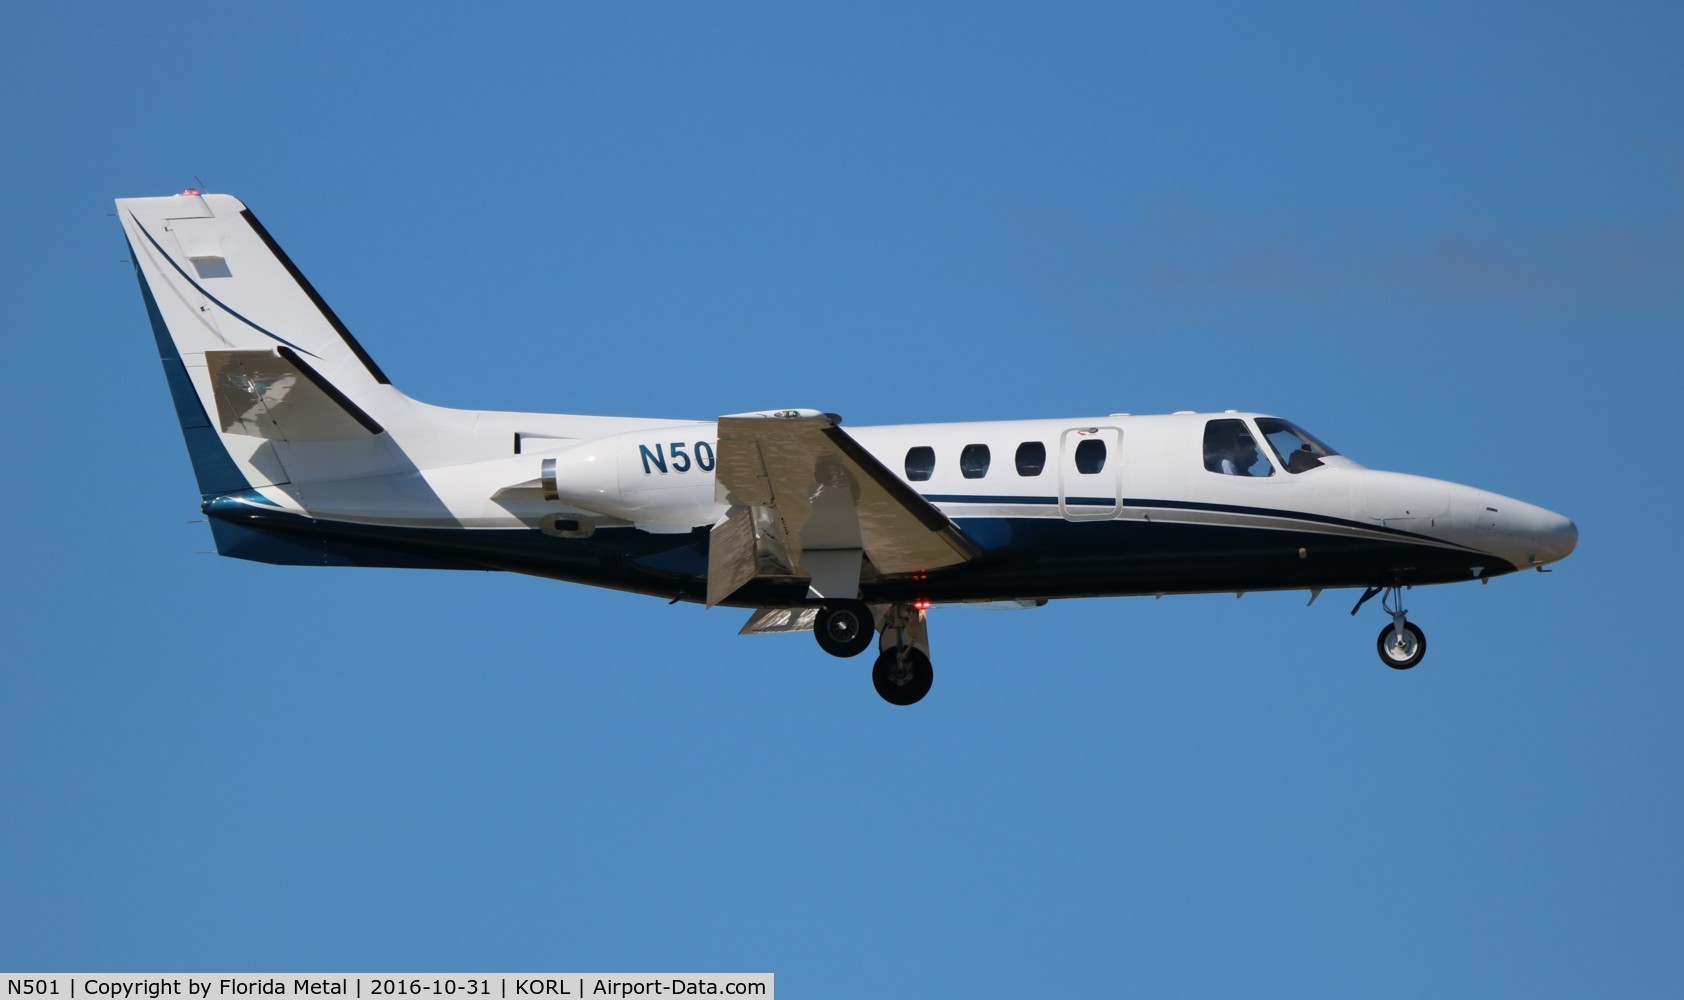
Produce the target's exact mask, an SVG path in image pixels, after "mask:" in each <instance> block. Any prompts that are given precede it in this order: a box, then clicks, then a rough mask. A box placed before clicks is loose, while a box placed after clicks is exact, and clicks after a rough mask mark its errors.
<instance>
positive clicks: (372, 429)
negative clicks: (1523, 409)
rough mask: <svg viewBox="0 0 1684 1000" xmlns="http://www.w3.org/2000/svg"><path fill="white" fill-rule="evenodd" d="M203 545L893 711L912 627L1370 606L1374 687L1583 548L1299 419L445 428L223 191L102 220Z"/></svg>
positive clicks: (475, 413)
mask: <svg viewBox="0 0 1684 1000" xmlns="http://www.w3.org/2000/svg"><path fill="white" fill-rule="evenodd" d="M117 209H118V215H119V216H120V217H121V219H122V224H123V230H124V233H125V235H126V236H127V238H128V242H129V246H130V249H131V251H132V253H131V257H132V259H133V261H134V265H135V271H136V273H137V274H138V275H139V277H140V290H141V295H142V297H143V298H144V300H145V303H146V311H147V314H148V315H149V316H150V318H151V321H152V330H153V333H154V335H155V336H156V338H157V343H158V353H159V355H160V356H161V357H162V359H163V367H164V376H165V379H166V380H167V381H168V383H169V387H170V394H171V396H172V397H173V398H174V400H175V409H176V415H177V416H178V417H179V418H180V420H181V427H182V431H183V433H184V435H185V436H186V439H187V451H188V455H189V457H190V458H191V460H192V465H193V471H194V474H195V475H196V476H197V477H198V481H199V492H200V494H201V495H202V497H203V510H204V512H205V514H206V515H207V516H208V517H209V521H210V526H211V533H212V535H213V536H214V537H215V539H216V548H217V551H218V552H220V553H221V554H223V555H226V556H233V557H235V558H238V559H251V560H256V561H259V562H267V563H278V564H287V565H312V566H397V567H417V568H431V569H477V570H509V571H512V572H517V573H527V574H531V575H533V576H542V577H549V578H551V579H556V580H567V581H571V582H575V583H587V584H594V585H596V586H603V587H612V588H616V589H619V590H629V591H634V592H636V593H640V594H649V595H652V596H656V597H663V598H667V599H669V600H671V601H681V600H682V601H698V602H702V603H705V604H706V605H708V606H709V607H712V606H714V605H725V606H729V607H739V608H752V609H754V610H753V613H752V614H751V615H750V617H749V620H748V623H747V624H746V625H745V626H744V627H743V629H742V631H743V632H745V633H757V632H779V631H798V630H808V629H810V630H812V632H813V634H814V636H815V637H816V638H817V640H818V643H819V646H820V647H822V648H823V649H824V650H825V651H826V652H828V653H831V654H833V655H836V656H854V655H856V654H858V653H862V652H864V651H865V650H866V649H868V648H869V647H870V646H871V645H872V644H873V642H874V641H875V643H876V645H877V646H878V649H879V655H878V657H877V661H876V666H875V668H874V669H873V670H872V680H873V681H874V683H875V685H876V688H877V691H878V693H879V694H880V695H882V697H883V698H885V699H886V700H888V701H889V702H891V703H893V704H897V705H909V704H912V703H913V702H916V701H918V700H919V699H920V698H922V697H923V696H924V694H925V693H926V692H928V691H929V689H930V683H931V680H932V678H933V671H932V669H931V666H930V641H929V634H928V632H927V630H926V627H925V617H926V613H927V612H928V611H929V609H930V608H932V607H934V606H936V605H942V604H954V603H965V602H972V603H994V604H1006V605H1014V606H1023V607H1035V606H1039V605H1042V604H1045V603H1046V602H1047V601H1049V600H1052V599H1055V598H1066V597H1102V596H1116V595H1146V594H1153V595H1163V594H1191V593H1213V592H1235V593H1244V592H1246V591H1262V590H1307V591H1309V592H1310V594H1311V601H1312V602H1313V601H1314V600H1315V597H1316V596H1317V595H1319V594H1320V593H1321V591H1322V589H1323V588H1329V587H1352V588H1363V591H1362V597H1361V599H1360V600H1358V602H1357V606H1356V608H1353V609H1352V612H1351V613H1352V614H1355V613H1356V611H1357V609H1360V608H1361V607H1362V606H1363V604H1365V603H1366V602H1368V601H1369V599H1371V598H1373V597H1375V596H1377V595H1379V596H1382V600H1381V606H1382V607H1383V608H1384V609H1385V611H1386V613H1387V615H1388V616H1389V620H1388V621H1387V623H1386V624H1385V626H1384V628H1382V629H1381V631H1380V635H1379V638H1378V640H1377V647H1378V649H1379V653H1380V659H1381V661H1382V662H1384V663H1385V664H1386V665H1387V666H1389V667H1392V668H1395V669H1398V670H1407V669H1409V668H1411V667H1413V666H1415V665H1416V664H1417V663H1418V662H1420V660H1421V657H1422V655H1423V654H1424V653H1425V652H1426V648H1427V641H1426V637H1425V635H1424V634H1423V633H1422V631H1421V629H1420V628H1419V627H1418V626H1417V625H1416V624H1415V623H1414V622H1411V621H1409V620H1408V618H1407V612H1406V611H1405V609H1404V606H1403V594H1404V591H1405V590H1406V589H1408V588H1410V587H1414V586H1417V585H1421V584H1434V583H1451V582H1455V581H1468V580H1481V581H1484V580H1489V579H1490V578H1491V577H1494V576H1501V575H1503V574H1505V573H1513V572H1515V571H1517V570H1522V569H1531V568H1538V569H1541V568H1542V567H1544V566H1545V565H1547V564H1549V563H1552V562H1555V561H1556V560H1558V559H1562V558H1564V557H1566V556H1567V554H1568V553H1570V552H1572V551H1573V547H1574V545H1575V544H1576V543H1577V541H1578V530H1577V529H1576V528H1575V527H1574V525H1573V522H1571V521H1569V520H1568V519H1567V518H1565V517H1562V516H1561V515H1559V514H1555V513H1551V512H1550V511H1547V510H1544V509H1543V508H1541V507H1534V506H1532V505H1531V504H1527V503H1522V502H1520V501H1518V500H1511V499H1509V498H1507V497H1502V496H1497V495H1494V494H1491V493H1486V492H1483V491H1481V490H1478V489H1475V488H1473V487H1470V486H1459V485H1457V484H1454V483H1447V482H1441V481H1438V480H1433V479H1424V478H1421V477H1419V476H1409V475H1402V474H1399V473H1395V472H1377V471H1374V470H1371V469H1366V468H1364V467H1363V466H1361V465H1358V464H1357V463H1356V462H1353V461H1351V460H1350V459H1349V458H1345V457H1344V456H1342V455H1340V454H1339V453H1338V452H1335V451H1334V450H1333V449H1332V448H1330V447H1328V446H1327V445H1326V444H1324V443H1323V442H1322V441H1321V440H1319V439H1318V438H1316V437H1315V436H1313V435H1311V434H1310V433H1309V432H1307V431H1305V430H1303V429H1301V428H1299V427H1297V426H1296V425H1294V424H1293V423H1291V422H1290V421H1287V420H1282V419H1280V418H1278V417H1272V416H1268V415H1265V414H1260V413H1238V412H1232V411H1230V412H1225V413H1174V414H1167V415H1161V416H1131V415H1128V414H1110V415H1107V416H1091V417H1072V418H1067V419H1058V420H1013V421H993V422H973V423H947V424H917V425H908V426H899V427H861V428H852V429H850V430H843V429H842V427H841V423H842V421H841V418H840V417H837V416H836V415H835V414H830V413H824V412H821V411H819V410H811V409H794V408H792V409H775V410H764V411H759V412H753V413H740V414H735V415H731V416H724V417H719V418H718V419H714V420H658V419H643V418H631V417H593V416H568V415H561V414H542V413H504V412H497V411H481V410H454V409H444V408H441V407H437V406H429V405H428V404H426V403H421V402H418V401H416V400H413V399H410V398H409V397H408V396H405V395H404V394H403V393H401V392H399V391H398V390H397V389H396V388H394V387H393V386H392V385H391V383H390V382H389V381H388V380H387V378H386V375H385V373H384V372H383V371H381V369H380V367H379V366H378V365H376V364H375V363H374V360H373V359H372V358H370V357H369V355H368V353H367V352H366V351H364V350H363V348H362V346H361V345H360V344H358V343H357V341H356V339H355V338H353V337H352V336H351V333H350V331H349V330H347V329H346V328H345V324H344V323H342V322H340V320H339V317H338V316H336V315H335V314H334V312H333V310H332V309H330V308H328V305H327V303H325V302H323V301H322V298H321V296H320V295H318V294H317V293H316V290H315V289H314V288H312V287H311V285H310V283H309V282H308V281H307V280H305V278H304V275H303V274H301V273H300V272H299V270H298V268H297V267H296V266H295V265H294V264H293V262H292V260H291V259H290V258H288V257H287V255H286V254H285V253H284V252H282V250H281V248H280V247H279V246H278V245H277V244H276V243H275V240H274V238H273V237H271V236H270V235H269V231H268V230H267V229H265V228H264V227H263V226H262V224H260V223H259V222H258V221H257V217H256V216H254V215H253V214H252V213H251V212H250V211H249V210H248V209H247V208H246V207H245V206H244V205H243V204H241V203H240V202H239V201H238V200H237V199H235V198H233V197H230V196H228V195H218V194H202V193H200V192H199V191H196V190H188V191H184V192H183V193H181V194H179V195H174V196H171V197H164V198H134V199H122V200H119V201H118V202H117Z"/></svg>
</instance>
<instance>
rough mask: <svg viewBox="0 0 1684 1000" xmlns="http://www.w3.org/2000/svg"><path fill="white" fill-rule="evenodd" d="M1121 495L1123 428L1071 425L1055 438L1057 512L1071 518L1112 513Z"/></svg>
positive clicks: (1091, 518) (1095, 517) (1116, 510)
mask: <svg viewBox="0 0 1684 1000" xmlns="http://www.w3.org/2000/svg"><path fill="white" fill-rule="evenodd" d="M1122 497H1123V432H1122V431H1121V430H1120V429H1118V428H1116V427H1072V428H1070V429H1069V430H1067V431H1065V432H1064V434H1063V435H1061V436H1060V438H1059V445H1058V512H1059V513H1060V514H1063V515H1064V517H1065V518H1066V519H1067V520H1071V521H1099V520H1103V519H1106V518H1112V517H1116V516H1117V514H1118V513H1119V512H1120V511H1121V509H1122Z"/></svg>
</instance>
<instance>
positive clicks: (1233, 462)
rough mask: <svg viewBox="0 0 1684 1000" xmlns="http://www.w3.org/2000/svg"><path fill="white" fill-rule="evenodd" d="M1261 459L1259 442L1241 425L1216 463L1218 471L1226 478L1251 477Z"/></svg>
mask: <svg viewBox="0 0 1684 1000" xmlns="http://www.w3.org/2000/svg"><path fill="white" fill-rule="evenodd" d="M1260 457H1261V456H1260V455H1258V453H1257V442H1255V441H1253V440H1252V438H1251V435H1250V434H1249V433H1248V432H1247V431H1246V430H1245V427H1244V426H1243V425H1241V426H1240V427H1237V428H1235V430H1234V433H1233V436H1232V437H1230V438H1229V439H1228V441H1227V444H1226V446H1225V447H1224V448H1223V449H1222V452H1221V454H1220V456H1219V457H1218V459H1217V462H1216V471H1217V472H1220V473H1222V474H1223V475H1225V476H1249V475H1251V469H1252V467H1253V466H1255V465H1256V464H1257V460H1258V459H1259V458H1260Z"/></svg>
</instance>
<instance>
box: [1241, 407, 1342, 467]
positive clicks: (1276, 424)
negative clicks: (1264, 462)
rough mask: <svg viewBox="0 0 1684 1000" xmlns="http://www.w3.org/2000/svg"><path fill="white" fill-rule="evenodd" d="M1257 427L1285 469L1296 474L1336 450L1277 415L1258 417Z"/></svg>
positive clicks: (1334, 453) (1318, 463)
mask: <svg viewBox="0 0 1684 1000" xmlns="http://www.w3.org/2000/svg"><path fill="white" fill-rule="evenodd" d="M1257 429H1258V430H1259V431H1262V432H1263V437H1264V439H1265V440H1267V441H1268V442H1269V447H1270V448H1271V449H1273V450H1274V452H1275V457H1276V458H1278V459H1280V463H1281V466H1282V467H1283V468H1285V469H1286V471H1288V472H1291V473H1294V474H1297V473H1300V472H1308V471H1310V470H1311V469H1314V468H1317V467H1319V466H1320V465H1321V460H1322V459H1324V458H1326V457H1328V456H1329V455H1337V454H1339V453H1338V452H1336V451H1334V450H1333V449H1332V448H1329V447H1328V446H1327V445H1325V444H1322V443H1321V442H1320V441H1318V440H1316V439H1315V438H1314V437H1312V436H1311V435H1310V433H1309V432H1308V431H1306V430H1304V429H1303V428H1302V427H1298V426H1297V425H1295V424H1292V423H1290V422H1288V421H1285V420H1281V419H1280V418H1278V417H1258V418H1257Z"/></svg>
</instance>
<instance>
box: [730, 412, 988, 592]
mask: <svg viewBox="0 0 1684 1000" xmlns="http://www.w3.org/2000/svg"><path fill="white" fill-rule="evenodd" d="M840 422H841V418H840V417H837V416H835V415H834V414H827V413H820V412H818V411H816V410H778V411H773V412H770V413H748V414H738V415H734V416H726V417H720V418H719V455H718V465H717V467H716V469H715V476H716V477H717V483H718V490H719V493H720V499H721V500H722V501H724V502H727V503H730V504H731V505H732V506H733V510H734V511H735V512H736V513H734V514H733V515H728V516H727V518H726V519H725V520H723V521H721V522H720V524H719V525H718V526H716V527H715V529H714V532H715V534H716V535H718V536H720V537H719V539H718V540H719V541H720V542H722V543H723V542H727V541H730V540H731V539H735V540H736V543H737V544H736V545H721V546H720V548H721V553H720V560H721V563H720V566H719V569H720V571H721V572H720V579H719V580H718V581H715V579H714V570H713V568H712V567H710V571H709V587H708V591H709V593H708V603H709V604H714V603H717V602H718V600H723V599H724V598H725V597H727V596H729V594H730V593H731V592H733V591H735V590H736V589H737V587H740V586H741V585H742V584H743V583H744V582H747V580H748V579H751V578H752V577H753V576H754V572H752V569H753V560H752V558H748V557H745V556H744V555H743V554H742V553H743V551H744V550H743V549H742V542H743V540H744V539H743V536H744V535H745V534H746V532H747V530H748V529H749V528H750V527H751V524H750V523H749V522H750V520H751V519H752V521H753V523H758V524H766V525H769V526H770V528H771V534H772V535H773V536H774V537H773V539H772V540H773V541H775V542H776V543H777V546H776V547H778V548H781V549H782V552H781V553H779V555H780V556H781V557H782V558H781V559H780V560H779V561H782V562H786V563H787V564H788V566H789V568H790V569H793V570H796V571H798V572H806V573H807V574H808V575H811V576H813V577H814V578H815V580H817V579H818V577H819V576H820V574H821V572H823V570H822V569H821V564H825V563H831V564H836V563H837V562H838V560H840V561H843V562H845V561H846V559H847V558H848V556H849V554H850V553H851V554H852V556H853V560H854V564H855V566H856V567H857V564H858V556H859V554H860V553H863V554H864V556H865V557H866V558H868V559H870V560H871V563H872V565H873V566H875V567H876V568H877V571H878V572H879V573H884V574H899V573H919V572H925V571H928V570H933V569H941V568H943V567H946V566H954V565H957V564H959V563H962V562H965V561H967V560H970V559H973V558H975V557H976V555H977V552H978V550H977V548H976V546H975V545H974V544H972V542H971V541H970V539H968V538H966V537H965V535H964V533H963V532H961V531H960V530H959V528H958V527H957V526H956V525H955V524H954V523H953V522H952V521H950V520H948V519H947V516H946V515H945V514H943V513H942V512H941V511H939V510H937V509H936V508H935V507H934V506H933V505H931V504H930V502H929V501H928V500H925V499H924V498H923V497H921V496H919V495H918V493H917V492H916V491H915V490H913V489H912V487H910V486H908V485H907V484H906V483H905V481H903V480H902V479H901V478H900V477H899V476H897V475H895V474H894V473H893V472H891V471H890V470H889V469H888V467H886V466H885V465H883V463H882V462H879V461H878V460H877V459H876V458H875V457H874V456H873V455H872V454H871V453H870V452H868V451H866V450H865V448H864V447H862V446H861V445H860V443H859V442H858V441H855V440H854V439H853V438H852V437H849V436H848V434H847V432H846V431H844V430H842V428H841V427H839V426H837V425H838V424H839V423H840ZM749 512H752V518H751V517H749V516H745V515H747V514H749ZM750 540H751V541H752V536H750ZM732 552H736V553H738V555H737V556H735V557H733V556H732V555H731V553H732ZM804 563H805V564H807V566H806V568H805V570H804V569H803V564H804ZM745 574H746V575H745ZM855 580H856V581H857V573H856V575H855ZM727 587H729V590H726V589H725V588H727ZM720 591H724V592H723V593H720ZM850 596H852V595H850Z"/></svg>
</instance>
